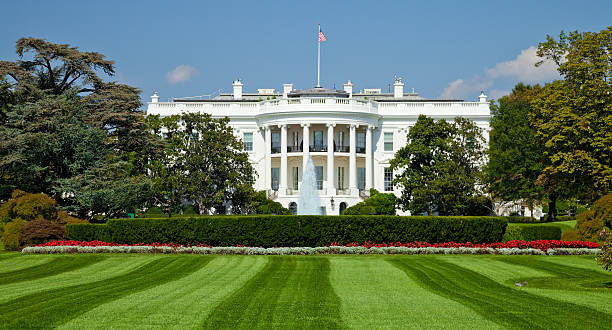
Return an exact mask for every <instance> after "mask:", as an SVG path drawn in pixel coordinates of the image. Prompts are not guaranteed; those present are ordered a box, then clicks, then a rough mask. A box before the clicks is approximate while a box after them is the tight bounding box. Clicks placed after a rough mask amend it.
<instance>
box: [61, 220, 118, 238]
mask: <svg viewBox="0 0 612 330" xmlns="http://www.w3.org/2000/svg"><path fill="white" fill-rule="evenodd" d="M66 236H67V237H68V239H71V240H75V241H103V242H112V239H111V237H110V234H109V231H108V226H107V225H104V224H93V223H78V224H73V225H67V226H66Z"/></svg>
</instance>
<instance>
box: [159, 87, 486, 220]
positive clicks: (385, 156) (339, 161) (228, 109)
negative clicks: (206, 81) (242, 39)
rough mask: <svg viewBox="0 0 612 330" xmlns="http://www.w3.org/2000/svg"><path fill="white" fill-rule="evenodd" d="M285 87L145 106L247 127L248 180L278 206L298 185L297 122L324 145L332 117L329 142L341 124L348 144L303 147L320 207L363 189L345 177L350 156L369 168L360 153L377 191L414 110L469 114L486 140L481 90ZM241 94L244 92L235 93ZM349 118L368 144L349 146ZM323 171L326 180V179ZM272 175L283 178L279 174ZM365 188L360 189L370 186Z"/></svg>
mask: <svg viewBox="0 0 612 330" xmlns="http://www.w3.org/2000/svg"><path fill="white" fill-rule="evenodd" d="M235 85H236V83H235ZM234 87H236V86H234ZM239 87H240V88H241V87H242V86H239ZM351 87H352V85H351ZM288 92H289V91H287V90H285V91H284V93H283V95H278V97H279V98H278V99H273V100H262V101H257V100H254V101H251V102H249V101H245V100H244V99H243V100H238V99H236V100H231V99H230V100H223V101H217V100H201V101H195V102H194V101H191V100H190V101H180V100H178V101H174V102H159V101H158V100H159V97H158V96H157V94H155V95H154V96H153V97H152V102H149V103H148V108H147V114H148V115H161V116H169V115H173V114H180V113H188V112H202V113H209V114H211V115H212V116H213V117H226V116H227V117H229V119H230V126H231V127H232V128H233V129H234V132H235V135H236V136H237V137H239V138H241V139H242V137H243V136H244V133H252V134H253V150H252V151H249V159H250V161H251V163H252V164H253V166H254V168H255V170H256V171H257V173H258V177H257V179H256V182H255V184H254V188H255V189H256V190H266V191H268V196H269V197H270V198H272V199H274V200H276V201H278V202H280V203H281V204H283V206H285V207H289V205H290V203H292V202H294V203H297V202H298V200H299V189H298V191H295V190H294V189H293V188H294V186H293V182H294V177H293V168H294V167H299V177H298V181H301V175H302V166H303V165H302V164H303V157H304V154H305V152H303V151H299V150H293V149H291V148H292V146H294V145H295V144H296V143H295V141H294V136H295V134H296V133H297V135H298V140H299V141H298V143H299V142H301V141H302V140H303V133H304V131H305V129H306V128H305V127H304V125H307V126H308V127H307V129H308V132H309V136H308V140H309V142H310V145H313V144H314V143H315V131H322V135H323V138H322V142H323V145H324V146H327V144H328V133H329V132H330V130H329V126H328V125H331V126H332V128H333V137H334V143H335V144H336V146H337V147H338V146H339V141H338V139H339V133H340V132H342V134H343V136H344V137H343V140H344V145H345V146H347V147H349V148H348V150H336V151H334V152H333V154H332V153H331V152H329V150H325V151H315V150H313V151H310V152H308V153H307V154H309V155H310V156H311V157H312V159H313V162H314V164H315V166H322V167H323V185H322V186H323V189H322V190H321V191H320V199H321V203H322V206H323V207H325V212H326V214H339V211H340V204H341V203H345V204H346V206H347V207H349V206H352V205H354V204H356V203H358V202H360V201H362V200H363V198H365V197H366V195H367V194H365V193H364V192H360V191H359V190H357V189H350V188H352V187H351V184H355V183H354V182H351V181H353V180H355V178H354V177H352V175H351V159H355V165H356V166H355V167H356V168H368V166H367V162H366V161H367V160H368V159H369V158H371V160H372V163H371V165H370V168H371V175H372V176H371V185H372V187H373V188H375V189H377V190H379V191H380V192H384V168H385V167H388V166H389V161H390V160H391V159H392V158H393V157H394V154H395V152H396V151H397V150H399V148H401V147H402V146H405V145H406V143H407V140H406V135H407V134H408V131H409V130H410V127H412V126H413V125H414V124H415V122H416V120H417V119H418V117H419V115H421V114H423V115H426V116H428V117H432V118H434V119H446V120H450V121H452V120H453V119H454V118H455V117H459V116H461V117H464V118H467V119H470V120H473V121H475V122H476V124H477V125H478V126H479V127H481V128H482V129H484V135H485V138H486V139H487V142H488V136H489V130H490V129H489V120H490V117H491V115H490V110H489V103H488V102H487V101H486V97H483V96H484V94H481V97H480V98H479V102H463V101H449V102H446V101H436V100H410V99H405V98H397V93H398V92H397V91H395V93H394V94H395V96H396V98H397V100H395V99H391V100H390V99H388V98H387V99H385V100H384V102H383V101H382V100H381V101H379V102H377V101H374V100H360V99H356V98H353V97H352V96H353V94H352V93H351V97H350V98H337V97H333V96H329V97H300V98H288V97H285V95H286V94H287V93H288ZM351 92H352V90H351ZM240 97H241V98H243V95H242V93H241V95H240ZM282 125H286V132H287V137H286V145H287V146H288V147H289V148H288V152H287V153H286V169H284V170H283V169H280V170H279V171H280V172H281V173H285V175H286V183H287V186H286V187H281V188H283V189H279V190H276V191H275V190H273V189H272V182H271V171H272V170H271V169H270V167H272V168H279V167H280V166H281V163H282V158H283V157H284V156H283V152H282V150H281V152H278V153H271V151H272V149H271V147H270V145H267V143H270V141H266V130H267V129H269V130H270V137H271V136H272V133H275V132H282V129H281V126H282ZM351 125H352V126H354V127H355V133H356V135H357V134H358V133H365V132H366V130H367V129H370V130H371V139H372V140H371V149H368V148H366V150H365V152H363V150H361V152H357V151H356V150H355V148H354V147H350V146H349V144H350V142H351V141H352V139H351ZM384 133H393V151H385V150H384ZM366 136H367V135H366ZM366 145H367V142H366ZM368 153H370V154H369V155H368ZM329 155H333V164H334V168H333V171H330V172H328V169H327V167H328V159H327V158H328V157H329ZM268 159H269V163H268V162H267V160H268ZM338 167H343V168H344V185H343V186H342V187H340V186H339V182H338ZM366 172H367V170H366ZM329 173H333V178H329ZM281 176H282V174H281ZM366 177H367V174H366ZM330 179H331V180H332V181H333V185H331V184H329V180H330ZM279 181H281V182H284V181H283V180H281V179H280V178H279ZM367 181H368V180H367V179H366V182H367ZM281 182H279V183H281ZM332 187H333V189H332ZM298 188H299V184H298ZM341 188H344V189H341ZM365 188H366V189H365V191H366V192H367V190H368V189H369V187H365ZM394 193H395V194H396V195H398V196H399V194H400V191H397V190H395V191H394ZM332 199H333V206H332ZM400 213H401V212H400Z"/></svg>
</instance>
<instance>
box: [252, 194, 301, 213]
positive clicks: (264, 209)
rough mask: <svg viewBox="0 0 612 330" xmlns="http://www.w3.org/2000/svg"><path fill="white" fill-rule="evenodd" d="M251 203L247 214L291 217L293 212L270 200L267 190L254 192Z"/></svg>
mask: <svg viewBox="0 0 612 330" xmlns="http://www.w3.org/2000/svg"><path fill="white" fill-rule="evenodd" d="M250 199H251V200H250V202H249V204H248V205H247V213H251V214H276V215H291V211H289V209H287V208H286V207H284V206H283V205H282V204H281V203H279V202H275V201H273V200H271V199H268V196H267V193H266V191H265V190H262V191H258V192H252V195H251V197H250Z"/></svg>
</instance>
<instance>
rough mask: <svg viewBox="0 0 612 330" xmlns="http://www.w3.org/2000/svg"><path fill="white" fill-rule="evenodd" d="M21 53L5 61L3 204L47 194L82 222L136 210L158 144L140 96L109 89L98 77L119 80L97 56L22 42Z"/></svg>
mask: <svg viewBox="0 0 612 330" xmlns="http://www.w3.org/2000/svg"><path fill="white" fill-rule="evenodd" d="M17 54H18V56H19V58H20V59H19V60H17V61H14V62H10V61H0V102H1V103H0V108H1V109H2V121H1V126H0V158H1V159H2V160H1V161H0V180H1V181H0V188H1V190H2V191H1V192H2V196H0V199H5V198H6V197H7V196H8V192H9V191H10V190H12V189H22V190H27V191H30V192H44V193H47V194H52V195H53V196H54V197H55V198H56V199H57V200H58V201H59V202H60V204H61V205H62V206H63V207H65V208H68V209H70V210H73V211H75V212H78V213H79V215H80V216H91V215H94V214H97V213H103V214H105V215H107V216H112V215H116V214H118V213H120V212H121V211H124V210H125V209H126V208H132V207H135V206H138V205H137V204H140V203H141V202H142V201H143V200H144V199H145V198H146V196H145V194H144V192H145V191H146V185H147V184H146V180H147V179H146V177H145V176H144V165H143V164H144V162H143V161H142V160H143V159H145V158H146V157H147V156H146V155H147V154H148V149H149V148H150V146H154V145H155V144H154V143H152V142H151V141H152V140H151V135H150V134H149V132H148V130H147V127H146V125H145V122H144V116H143V112H142V111H140V110H139V107H140V106H141V102H140V98H139V93H140V91H139V90H137V89H135V88H133V87H131V86H127V85H122V84H118V83H114V82H105V81H104V80H103V79H102V78H101V77H100V76H99V74H106V75H113V74H114V63H113V62H112V61H110V60H107V59H105V58H104V56H103V55H102V54H99V53H94V52H82V51H79V50H78V49H77V48H76V47H71V46H69V45H62V44H54V43H51V42H48V41H45V40H43V39H35V38H22V39H19V40H18V41H17ZM122 194H123V195H122ZM128 195H129V196H130V197H129V198H127V197H125V196H128ZM119 196H124V197H125V198H121V197H119ZM127 204H133V205H127Z"/></svg>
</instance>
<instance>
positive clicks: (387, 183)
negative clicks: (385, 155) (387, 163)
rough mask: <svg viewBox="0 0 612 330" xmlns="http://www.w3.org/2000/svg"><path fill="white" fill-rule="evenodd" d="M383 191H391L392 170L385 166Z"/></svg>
mask: <svg viewBox="0 0 612 330" xmlns="http://www.w3.org/2000/svg"><path fill="white" fill-rule="evenodd" d="M385 191H393V171H392V170H391V168H389V167H385Z"/></svg>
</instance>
